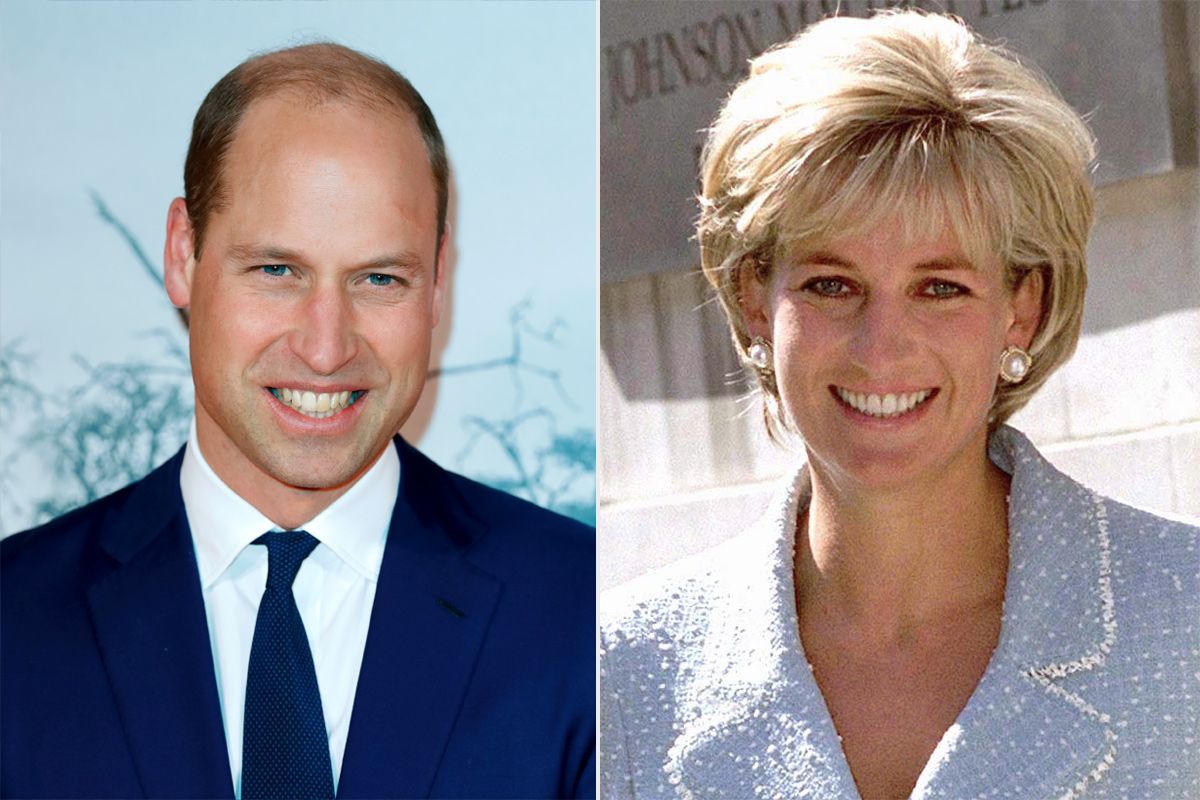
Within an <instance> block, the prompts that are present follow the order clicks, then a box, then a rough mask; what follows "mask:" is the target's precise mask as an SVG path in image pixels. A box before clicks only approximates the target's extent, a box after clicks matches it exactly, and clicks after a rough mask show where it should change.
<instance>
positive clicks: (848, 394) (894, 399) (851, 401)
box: [830, 386, 937, 419]
mask: <svg viewBox="0 0 1200 800" xmlns="http://www.w3.org/2000/svg"><path fill="white" fill-rule="evenodd" d="M830 388H831V389H833V392H834V394H835V395H837V397H838V399H839V400H841V401H842V402H843V403H845V404H846V405H848V406H850V407H851V408H853V409H854V410H855V411H858V412H859V413H862V414H866V415H867V416H868V417H877V418H879V419H890V418H892V417H898V416H900V415H901V414H907V413H908V412H910V411H912V410H914V409H916V408H917V407H918V406H920V405H921V404H923V403H924V402H925V401H927V400H928V399H929V398H931V397H933V396H934V395H936V394H937V389H922V390H921V391H919V392H898V393H896V394H891V393H889V394H867V393H866V392H854V391H851V390H849V389H844V388H842V387H841V386H832V387H830Z"/></svg>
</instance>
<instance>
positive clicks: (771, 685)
mask: <svg viewBox="0 0 1200 800" xmlns="http://www.w3.org/2000/svg"><path fill="white" fill-rule="evenodd" d="M810 491H811V490H810V488H809V481H808V477H807V474H804V473H802V474H801V475H800V476H798V477H797V479H796V480H795V481H794V482H793V484H792V487H791V490H790V491H789V492H788V494H787V496H786V498H780V500H779V501H778V502H776V503H773V504H772V509H773V510H774V513H772V514H771V515H770V516H769V517H767V518H765V519H764V520H763V521H762V523H760V526H759V527H757V528H756V529H755V530H754V531H753V532H751V534H750V535H747V536H745V537H744V538H743V539H742V541H739V542H738V548H737V550H736V553H734V552H732V551H731V553H730V555H731V558H733V559H735V560H734V561H731V562H729V563H728V564H727V565H726V567H727V568H729V573H728V574H729V579H728V581H727V582H723V586H722V588H721V589H719V590H717V592H716V593H717V594H718V595H719V596H716V597H709V598H707V600H708V601H709V602H712V603H714V604H715V605H716V606H717V608H718V609H719V611H715V612H714V614H715V615H716V617H717V618H718V619H717V621H718V623H719V624H718V625H716V626H714V627H713V628H711V629H710V630H709V631H708V633H707V635H706V640H705V643H704V659H703V669H702V670H699V671H697V673H696V674H694V675H689V676H688V685H687V686H686V687H683V688H681V689H679V690H677V691H678V693H679V694H681V695H683V696H685V697H689V698H691V700H690V701H689V702H690V703H691V704H694V705H693V709H694V712H695V713H694V715H693V716H691V718H690V719H689V720H688V722H687V724H686V725H685V726H684V727H683V728H682V729H681V730H680V731H679V734H678V735H677V737H676V739H675V741H674V743H673V745H672V747H671V748H670V750H669V752H668V754H667V759H666V763H665V764H664V767H663V768H664V769H665V771H666V774H667V779H668V781H669V782H670V783H671V784H673V785H674V786H675V787H676V791H677V792H678V793H679V795H680V796H681V797H693V798H697V799H699V798H714V799H715V798H728V797H776V798H800V797H809V798H830V799H832V798H838V800H849V799H850V798H857V797H858V792H857V790H856V787H855V785H854V779H853V777H852V776H851V774H850V769H849V766H848V765H847V764H846V759H845V758H844V757H843V756H842V754H841V744H840V742H839V740H838V736H837V731H836V730H835V728H834V726H833V721H832V720H831V719H830V717H829V712H828V710H827V709H826V707H825V701H824V698H823V697H822V696H821V691H820V689H819V688H818V686H817V683H816V680H815V679H814V678H813V675H812V670H811V669H810V668H809V666H808V662H807V660H806V659H805V657H804V651H803V648H802V646H801V643H800V637H799V623H798V621H797V618H796V607H795V601H794V599H793V598H794V597H795V591H794V587H795V584H794V580H793V577H792V554H793V552H794V549H795V531H796V515H797V512H798V510H799V508H802V507H805V506H807V505H808V502H809V500H810ZM664 657H665V656H664Z"/></svg>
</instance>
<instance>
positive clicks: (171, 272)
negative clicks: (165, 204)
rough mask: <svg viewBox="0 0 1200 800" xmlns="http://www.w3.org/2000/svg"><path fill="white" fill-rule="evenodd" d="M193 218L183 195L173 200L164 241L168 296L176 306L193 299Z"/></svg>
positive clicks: (164, 276) (194, 259) (164, 273)
mask: <svg viewBox="0 0 1200 800" xmlns="http://www.w3.org/2000/svg"><path fill="white" fill-rule="evenodd" d="M193 242H194V235H193V230H192V218H191V217H190V216H188V211H187V202H186V201H185V200H184V199H183V198H182V197H176V198H175V199H174V200H172V201H171V207H170V208H169V209H168V210H167V241H166V244H164V245H163V283H165V284H166V287H167V297H169V298H171V302H172V303H174V304H175V306H176V307H177V308H187V307H188V306H189V305H191V302H192V277H193V275H194V274H195V271H196V258H195V250H194V248H193Z"/></svg>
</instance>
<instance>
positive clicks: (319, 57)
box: [183, 42, 450, 267]
mask: <svg viewBox="0 0 1200 800" xmlns="http://www.w3.org/2000/svg"><path fill="white" fill-rule="evenodd" d="M282 91H293V92H296V93H298V94H299V96H300V98H301V100H302V101H303V102H305V103H309V104H311V105H314V106H316V105H320V104H322V103H327V102H330V101H334V100H337V101H343V102H349V103H354V104H356V105H359V106H362V107H364V108H367V109H369V110H371V111H376V112H391V113H397V114H401V115H403V114H411V115H412V117H413V118H415V120H416V123H417V127H418V128H419V129H420V131H421V136H422V138H423V139H424V140H425V151H426V154H427V155H428V157H429V168H430V171H431V172H432V173H433V182H434V185H435V187H436V189H437V204H438V206H437V245H435V246H440V245H441V241H442V235H443V233H444V232H445V230H446V203H447V199H448V194H449V189H448V185H449V180H450V166H449V164H448V162H447V160H446V145H445V143H444V142H443V141H442V134H441V131H439V130H438V126H437V121H436V120H435V119H434V117H433V112H432V111H430V110H429V106H427V105H426V104H425V100H424V99H422V97H421V95H420V93H419V92H418V91H417V90H416V89H415V88H413V85H412V84H411V83H409V82H408V80H407V79H406V78H405V77H404V76H403V75H401V74H400V73H399V72H397V71H396V70H394V69H392V68H391V67H389V66H388V65H387V64H385V63H383V62H382V61H379V60H378V59H375V58H371V57H370V56H367V55H363V54H362V53H360V52H358V51H357V50H351V49H350V48H348V47H343V46H342V45H340V44H334V43H332V42H316V43H313V44H306V45H301V46H299V47H291V48H288V49H285V50H276V51H273V52H269V53H262V54H260V55H257V56H253V57H251V58H249V59H247V60H245V61H243V62H242V63H241V64H239V65H237V66H236V67H234V68H233V69H232V70H230V72H229V73H228V74H227V75H225V77H223V78H221V80H219V81H217V83H216V85H215V86H213V88H212V89H211V90H210V91H209V93H208V96H207V97H205V98H204V102H203V103H201V104H200V109H199V110H198V111H197V112H196V119H195V121H194V122H193V123H192V141H191V144H190V145H189V146H188V153H187V161H186V162H185V163H184V167H183V191H184V199H185V200H186V201H187V210H188V216H189V217H190V218H191V223H192V231H193V241H192V244H193V250H194V253H195V256H196V258H197V259H198V258H199V257H200V252H201V248H202V247H203V242H204V232H205V230H206V228H207V227H208V221H209V219H210V218H211V216H212V215H213V214H214V213H216V212H217V211H220V210H221V208H222V207H224V205H225V203H226V202H227V199H228V195H227V187H226V186H225V183H224V175H223V174H222V171H223V169H224V165H225V157H226V154H227V153H228V152H229V147H230V145H231V144H232V143H233V139H234V136H235V135H236V134H237V130H238V126H239V125H240V123H241V121H242V117H243V116H244V115H245V114H246V109H248V108H249V107H250V104H251V103H253V102H254V101H255V100H259V99H262V98H264V97H268V96H271V95H274V94H277V93H279V92H282ZM435 267H436V263H435Z"/></svg>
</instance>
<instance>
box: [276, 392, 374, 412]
mask: <svg viewBox="0 0 1200 800" xmlns="http://www.w3.org/2000/svg"><path fill="white" fill-rule="evenodd" d="M271 393H272V394H273V395H275V397H276V399H278V400H279V402H281V403H283V404H284V405H288V406H291V407H292V408H294V409H295V410H296V411H299V412H300V413H301V414H303V415H304V416H306V417H312V418H313V419H325V417H332V416H333V415H334V414H336V413H338V412H339V411H342V410H343V409H346V408H349V407H350V406H352V405H354V401H355V400H357V399H358V392H349V391H347V392H321V393H319V394H318V393H316V392H304V391H301V390H299V389H272V390H271Z"/></svg>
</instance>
